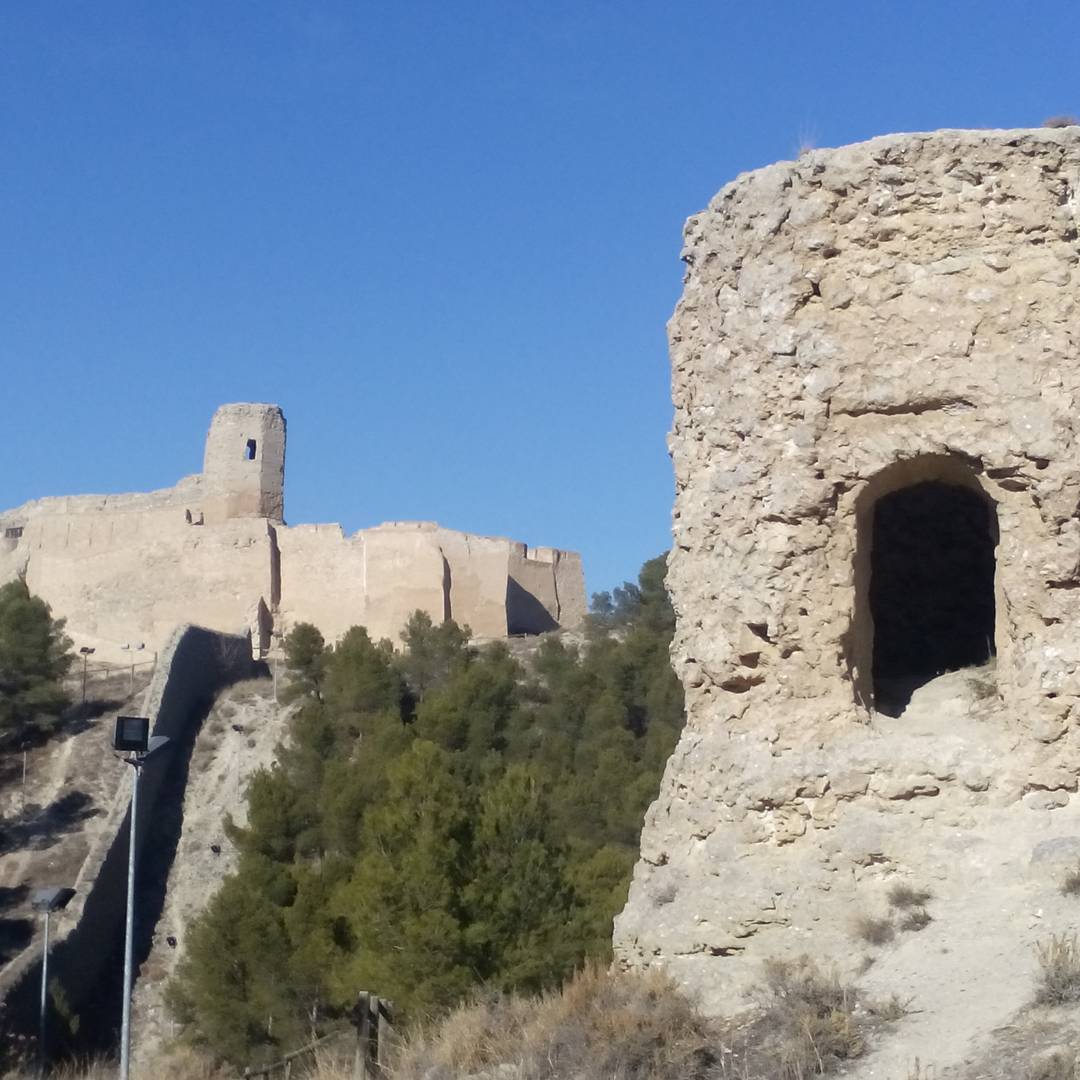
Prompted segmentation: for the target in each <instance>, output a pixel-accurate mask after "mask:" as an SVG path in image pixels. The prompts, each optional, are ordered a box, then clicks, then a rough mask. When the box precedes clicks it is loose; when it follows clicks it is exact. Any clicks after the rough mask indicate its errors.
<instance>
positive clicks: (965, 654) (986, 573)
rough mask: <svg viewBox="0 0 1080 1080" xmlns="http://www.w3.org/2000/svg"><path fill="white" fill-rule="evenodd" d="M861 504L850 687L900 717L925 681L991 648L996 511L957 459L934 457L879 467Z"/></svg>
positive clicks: (989, 653)
mask: <svg viewBox="0 0 1080 1080" xmlns="http://www.w3.org/2000/svg"><path fill="white" fill-rule="evenodd" d="M860 504H861V505H860V509H859V512H858V519H859V530H858V531H859V536H858V551H857V555H856V589H857V599H856V618H855V624H854V627H853V629H855V631H856V636H857V639H858V648H857V651H858V654H859V657H858V663H857V667H858V669H859V671H858V673H857V678H856V690H857V693H859V696H860V697H861V698H862V699H863V700H864V701H867V703H869V702H872V703H873V707H874V708H875V709H876V710H877V711H878V712H883V713H887V714H891V715H898V714H899V713H900V712H902V711H903V709H904V707H905V706H906V705H907V703H908V701H909V700H910V698H911V695H912V693H913V692H914V691H915V690H916V689H918V687H920V686H922V685H923V684H924V683H926V682H929V681H930V680H931V679H933V678H935V677H936V676H938V675H940V674H943V673H944V672H946V671H955V670H956V669H958V668H963V667H970V666H973V665H978V664H983V663H985V662H986V661H987V660H989V659H990V658H991V657H993V656H994V654H995V641H994V623H995V608H996V603H995V592H994V569H995V559H994V549H995V547H996V546H997V539H998V534H997V515H996V513H995V511H994V504H993V502H992V501H991V500H990V499H989V498H988V497H987V496H986V494H985V493H984V492H983V490H982V488H981V486H980V485H979V483H978V480H977V478H976V477H975V475H974V473H973V472H972V470H971V469H970V468H969V467H968V466H967V465H966V464H965V463H963V462H961V461H958V460H957V459H953V458H946V457H936V456H935V457H927V458H917V459H913V460H911V461H906V462H902V463H899V465H898V466H894V467H893V468H892V469H887V470H885V471H884V472H883V473H882V474H880V475H879V476H878V477H875V478H874V480H872V481H871V483H870V484H868V485H867V490H866V491H865V492H864V493H863V496H862V497H861V498H860Z"/></svg>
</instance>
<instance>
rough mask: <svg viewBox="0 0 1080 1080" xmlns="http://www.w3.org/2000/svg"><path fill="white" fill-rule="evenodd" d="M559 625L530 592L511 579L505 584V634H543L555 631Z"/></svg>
mask: <svg viewBox="0 0 1080 1080" xmlns="http://www.w3.org/2000/svg"><path fill="white" fill-rule="evenodd" d="M558 628H559V624H558V623H557V622H556V621H555V619H554V617H553V616H552V614H551V612H550V611H548V609H547V608H546V607H544V605H543V604H541V603H540V601H539V600H537V598H536V597H535V596H533V594H532V593H531V592H529V591H528V590H527V589H525V588H524V587H523V586H522V585H521V584H520V583H519V582H517V581H515V580H514V579H513V578H508V579H507V582H506V632H507V633H508V634H543V633H546V632H547V631H548V630H557V629H558Z"/></svg>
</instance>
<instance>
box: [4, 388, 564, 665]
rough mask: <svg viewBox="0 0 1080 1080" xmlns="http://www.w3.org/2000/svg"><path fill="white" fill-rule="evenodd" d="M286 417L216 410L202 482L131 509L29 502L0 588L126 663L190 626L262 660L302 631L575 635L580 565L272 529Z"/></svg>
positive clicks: (390, 536)
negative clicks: (448, 624) (20, 578)
mask: <svg viewBox="0 0 1080 1080" xmlns="http://www.w3.org/2000/svg"><path fill="white" fill-rule="evenodd" d="M284 481H285V417H284V416H283V415H282V412H281V409H279V408H278V406H276V405H262V404H251V403H240V404H235V405H223V406H222V407H221V408H220V409H218V410H217V412H216V413H215V414H214V418H213V421H212V422H211V425H210V431H209V434H208V435H207V439H206V454H205V457H204V463H203V471H202V472H201V473H199V474H197V475H195V476H188V477H185V478H184V479H182V480H181V481H180V482H179V483H178V484H177V485H176V486H175V487H171V488H166V489H163V490H161V491H153V492H146V493H137V494H131V495H78V496H70V497H61V498H47V499H39V500H36V501H35V502H30V503H26V504H25V505H23V506H20V507H17V508H16V509H14V510H7V511H0V582H4V581H9V580H11V579H12V578H14V577H15V576H16V575H19V574H24V575H25V576H26V580H27V583H28V584H29V586H30V588H31V589H32V590H33V591H34V592H35V593H37V594H39V595H40V596H42V597H43V598H44V599H45V600H46V601H48V603H49V604H51V605H52V608H53V611H54V612H55V613H56V614H57V615H63V616H64V617H66V618H67V620H68V624H67V631H68V633H69V634H70V635H71V636H72V638H73V639H74V640H75V643H76V644H77V645H79V646H83V647H87V648H90V649H93V650H96V656H95V659H99V660H100V659H105V660H112V661H118V660H124V661H132V660H138V659H139V658H140V657H143V656H149V655H153V652H154V650H159V649H161V648H162V646H163V644H164V642H165V641H166V640H167V639H168V638H169V636H170V634H171V633H172V632H173V630H174V629H175V628H176V627H177V626H178V625H182V624H185V623H194V624H197V625H199V626H204V627H207V628H209V629H211V630H218V631H222V632H224V633H243V632H250V634H251V638H252V644H253V649H254V652H255V654H256V655H257V656H262V655H265V654H266V653H267V651H268V650H269V649H270V648H271V645H272V642H273V640H274V639H275V637H278V638H280V635H281V634H282V633H285V632H287V631H288V630H289V629H290V627H292V626H294V625H296V623H298V622H311V623H314V624H315V625H316V626H318V627H319V629H320V630H322V632H323V634H324V636H325V637H326V638H327V639H328V640H334V639H336V638H338V637H340V636H341V634H343V633H344V632H345V631H346V630H347V629H348V628H349V627H350V626H355V625H361V626H365V627H366V628H367V630H368V632H369V633H370V634H371V636H372V637H373V638H375V639H376V640H377V639H379V638H381V637H386V638H389V639H390V640H391V641H393V642H394V643H395V644H397V643H398V641H399V633H400V631H401V629H402V627H403V626H404V625H405V622H406V620H407V619H408V618H409V616H410V615H411V614H412V613H413V612H414V611H416V610H421V611H425V612H427V613H428V614H429V615H430V616H431V618H432V619H433V621H435V622H436V623H439V622H442V621H443V620H444V619H449V618H453V619H455V620H457V622H458V623H460V624H462V625H468V626H469V627H470V628H471V630H472V631H473V633H474V634H476V635H478V636H481V637H503V636H506V635H507V634H529V633H539V632H542V631H545V630H552V629H555V628H556V627H573V626H576V625H578V624H579V623H580V622H581V620H582V619H583V617H584V615H585V580H584V576H583V574H582V569H581V559H580V557H579V556H578V555H577V554H576V553H574V552H569V551H560V550H558V549H556V548H549V547H538V548H530V547H528V546H527V545H526V544H523V543H520V542H517V541H514V540H507V539H505V538H503V537H489V536H475V535H472V534H471V533H463V532H457V531H455V530H453V529H444V528H440V527H439V526H438V525H436V524H435V523H434V522H425V521H406V522H388V523H386V524H383V525H378V526H375V527H374V528H370V529H361V530H360V531H359V532H356V533H354V534H352V535H350V536H346V535H345V534H344V533H343V532H342V529H341V526H340V525H291V526H289V525H286V524H285V522H284V513H285V494H284Z"/></svg>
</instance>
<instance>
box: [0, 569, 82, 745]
mask: <svg viewBox="0 0 1080 1080" xmlns="http://www.w3.org/2000/svg"><path fill="white" fill-rule="evenodd" d="M70 649H71V641H70V640H69V639H68V638H67V637H66V636H65V635H64V620H63V619H54V618H53V617H52V613H51V611H50V610H49V605H48V604H46V603H45V601H44V600H42V599H41V598H40V597H37V596H32V595H31V593H30V590H29V588H28V587H27V585H26V581H25V580H24V579H22V578H17V579H16V580H15V581H9V582H8V583H7V584H6V585H3V586H0V745H2V744H6V745H11V744H12V743H13V742H16V741H17V740H19V739H20V738H22V737H24V736H25V735H26V734H28V733H29V732H31V731H34V730H43V729H47V728H49V727H51V726H53V725H55V724H56V722H57V721H58V720H59V718H60V714H61V713H62V712H63V711H64V709H65V708H67V706H68V705H69V704H70V701H69V699H68V696H67V694H66V693H65V691H64V687H63V683H62V680H63V678H64V676H65V675H66V674H67V673H68V670H69V669H70V667H71V664H72V660H73V657H72V655H71V652H70Z"/></svg>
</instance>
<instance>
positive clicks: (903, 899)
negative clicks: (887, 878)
mask: <svg viewBox="0 0 1080 1080" xmlns="http://www.w3.org/2000/svg"><path fill="white" fill-rule="evenodd" d="M932 899H933V894H932V893H931V892H930V890H929V889H915V888H912V886H910V885H907V884H905V883H904V882H902V881H898V882H897V883H896V884H895V885H893V886H892V888H891V889H889V904H890V905H891V906H892V907H894V908H900V910H902V911H906V910H907V909H908V908H921V907H925V906H926V904H927V902H928V901H929V900H932Z"/></svg>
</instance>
